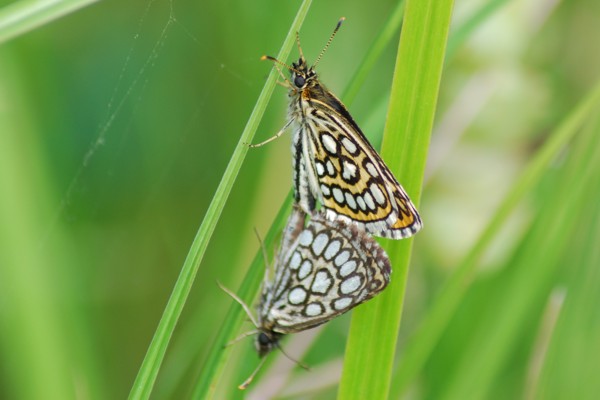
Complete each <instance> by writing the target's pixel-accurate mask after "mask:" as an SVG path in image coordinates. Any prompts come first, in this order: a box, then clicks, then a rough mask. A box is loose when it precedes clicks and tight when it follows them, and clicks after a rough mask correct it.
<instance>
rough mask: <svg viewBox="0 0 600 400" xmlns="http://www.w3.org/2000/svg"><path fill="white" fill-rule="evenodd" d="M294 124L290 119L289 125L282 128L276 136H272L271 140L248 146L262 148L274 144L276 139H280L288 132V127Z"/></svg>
mask: <svg viewBox="0 0 600 400" xmlns="http://www.w3.org/2000/svg"><path fill="white" fill-rule="evenodd" d="M292 122H293V121H292V120H291V119H290V120H289V121H288V122H287V124H285V126H284V127H283V128H281V129H280V130H279V132H277V133H276V134H275V136H271V137H270V138H268V139H267V140H265V141H264V142H260V143H256V144H252V143H249V144H248V146H249V147H260V146H263V145H265V144H267V143H269V142H272V141H273V140H275V139H277V138H278V137H280V136H281V135H283V133H284V132H285V130H286V129H287V128H288V127H289V126H290V125H291V124H292Z"/></svg>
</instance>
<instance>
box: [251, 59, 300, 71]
mask: <svg viewBox="0 0 600 400" xmlns="http://www.w3.org/2000/svg"><path fill="white" fill-rule="evenodd" d="M260 59H261V61H264V60H269V61H273V62H274V63H275V64H279V65H281V66H282V67H285V68H286V69H288V70H290V71H294V72H296V73H298V70H296V69H295V68H292V67H291V66H289V65H287V64H286V63H284V62H283V61H279V60H278V59H276V58H275V57H271V56H267V55H264V56H262V57H261V58H260Z"/></svg>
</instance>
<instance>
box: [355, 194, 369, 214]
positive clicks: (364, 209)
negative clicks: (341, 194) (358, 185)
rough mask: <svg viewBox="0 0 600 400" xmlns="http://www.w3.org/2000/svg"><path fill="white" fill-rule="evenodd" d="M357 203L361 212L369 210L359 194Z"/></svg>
mask: <svg viewBox="0 0 600 400" xmlns="http://www.w3.org/2000/svg"><path fill="white" fill-rule="evenodd" d="M356 202H357V203H358V206H359V207H360V209H361V210H363V211H366V210H367V205H366V204H365V201H364V200H363V198H362V197H361V196H360V195H358V194H357V195H356Z"/></svg>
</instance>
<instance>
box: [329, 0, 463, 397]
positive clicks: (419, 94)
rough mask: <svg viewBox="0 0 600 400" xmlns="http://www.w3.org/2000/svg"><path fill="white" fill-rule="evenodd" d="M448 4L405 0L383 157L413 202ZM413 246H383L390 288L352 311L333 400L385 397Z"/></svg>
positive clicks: (432, 105)
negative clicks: (390, 269) (389, 267)
mask: <svg viewBox="0 0 600 400" xmlns="http://www.w3.org/2000/svg"><path fill="white" fill-rule="evenodd" d="M452 5H453V2H452V1H420V2H418V1H409V2H408V3H407V5H406V15H405V19H404V28H403V30H402V35H401V38H400V45H399V51H398V56H397V60H396V69H395V73H394V82H393V83H392V96H391V100H390V106H389V109H388V119H387V124H386V128H385V132H384V141H383V148H382V156H383V158H384V159H385V160H387V162H388V165H389V166H390V167H391V169H392V171H393V172H394V173H395V175H396V176H397V177H398V178H399V180H400V181H401V182H402V183H403V185H404V187H405V188H406V189H407V191H408V193H409V194H410V195H411V197H412V198H413V200H414V201H415V202H416V203H417V204H418V202H419V197H420V190H421V184H422V180H423V173H424V169H425V160H426V157H427V150H428V145H429V139H430V133H431V128H432V125H433V118H434V114H435V106H436V103H437V96H438V88H439V84H440V78H441V71H442V66H443V61H444V49H445V46H446V40H447V36H448V30H449V26H450V17H451V11H452ZM411 244H412V240H410V239H409V240H404V241H401V242H394V243H393V244H392V243H390V246H388V249H389V251H388V254H389V255H390V259H391V260H392V265H393V268H394V274H393V275H392V283H391V284H390V287H389V288H388V289H387V290H386V291H385V292H384V293H383V294H382V295H381V296H380V297H378V298H376V299H374V300H373V301H371V302H369V303H367V304H365V305H364V306H363V307H360V308H358V309H357V310H356V311H354V314H353V316H352V323H351V327H350V337H349V339H348V344H347V350H346V356H345V359H344V369H343V373H342V381H341V384H340V388H339V393H338V398H340V399H344V400H346V399H364V398H376V399H383V398H387V396H388V391H389V386H390V380H391V373H392V366H393V360H394V353H395V349H396V340H397V332H398V328H399V326H400V317H401V313H402V305H403V298H404V291H405V286H406V275H407V271H408V262H409V259H410V249H411Z"/></svg>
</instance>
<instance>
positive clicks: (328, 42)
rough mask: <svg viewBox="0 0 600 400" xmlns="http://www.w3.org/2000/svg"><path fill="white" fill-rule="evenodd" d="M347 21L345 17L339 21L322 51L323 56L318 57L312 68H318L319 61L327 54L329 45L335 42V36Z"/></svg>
mask: <svg viewBox="0 0 600 400" xmlns="http://www.w3.org/2000/svg"><path fill="white" fill-rule="evenodd" d="M345 19H346V18H345V17H342V18H340V20H339V21H338V23H337V25H336V26H335V29H334V30H333V33H332V34H331V36H329V40H328V41H327V43H326V44H325V47H323V50H321V54H319V57H317V61H315V63H314V64H313V65H312V67H311V68H314V67H316V66H317V64H318V63H319V61H321V57H323V54H325V52H326V51H327V49H328V48H329V45H330V44H331V42H332V41H333V38H334V37H335V34H336V33H337V32H338V31H339V30H340V26H342V22H344V20H345Z"/></svg>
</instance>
